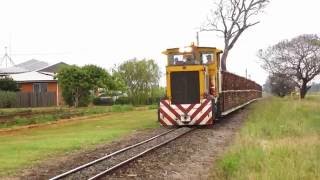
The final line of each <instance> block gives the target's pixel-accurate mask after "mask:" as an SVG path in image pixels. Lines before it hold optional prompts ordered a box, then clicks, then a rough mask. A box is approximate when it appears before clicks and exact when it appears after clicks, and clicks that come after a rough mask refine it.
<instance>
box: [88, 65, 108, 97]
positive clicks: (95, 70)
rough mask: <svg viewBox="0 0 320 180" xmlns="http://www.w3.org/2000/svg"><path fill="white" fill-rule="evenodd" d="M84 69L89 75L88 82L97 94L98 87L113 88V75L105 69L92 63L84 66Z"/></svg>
mask: <svg viewBox="0 0 320 180" xmlns="http://www.w3.org/2000/svg"><path fill="white" fill-rule="evenodd" d="M82 70H83V71H84V72H85V73H86V75H88V77H89V78H88V83H89V85H90V86H91V90H93V92H94V93H95V94H97V92H98V88H105V89H107V90H111V89H113V86H114V83H113V79H112V76H111V75H110V74H109V73H108V72H107V71H106V70H105V69H103V68H101V67H99V66H96V65H91V64H90V65H85V66H83V67H82Z"/></svg>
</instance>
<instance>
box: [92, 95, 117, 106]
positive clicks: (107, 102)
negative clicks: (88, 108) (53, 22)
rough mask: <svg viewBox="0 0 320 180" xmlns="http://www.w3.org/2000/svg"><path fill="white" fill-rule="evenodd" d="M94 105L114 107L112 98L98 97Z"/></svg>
mask: <svg viewBox="0 0 320 180" xmlns="http://www.w3.org/2000/svg"><path fill="white" fill-rule="evenodd" d="M93 104H94V105H109V106H111V105H113V99H112V97H96V98H94V99H93Z"/></svg>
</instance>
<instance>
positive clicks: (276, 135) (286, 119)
mask: <svg viewBox="0 0 320 180" xmlns="http://www.w3.org/2000/svg"><path fill="white" fill-rule="evenodd" d="M251 108H252V110H251V113H250V114H249V117H248V120H247V121H246V123H245V125H244V127H243V128H242V130H241V132H240V134H239V135H238V137H237V138H236V140H235V142H234V144H233V145H232V147H231V148H230V149H229V150H228V151H227V152H226V153H225V154H224V156H223V157H222V158H221V159H220V160H219V161H218V163H217V165H216V167H215V168H214V170H213V171H214V173H213V178H214V179H237V180H242V179H243V180H247V179H259V180H260V179H261V180H269V179H281V180H292V179H306V180H309V179H320V96H311V97H308V98H307V99H305V100H293V99H290V98H286V99H280V98H269V99H265V100H262V101H260V102H258V103H256V104H254V105H252V106H251Z"/></svg>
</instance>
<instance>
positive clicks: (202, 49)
mask: <svg viewBox="0 0 320 180" xmlns="http://www.w3.org/2000/svg"><path fill="white" fill-rule="evenodd" d="M187 47H191V48H192V49H196V50H197V51H200V52H208V51H214V52H216V53H222V52H223V51H222V50H220V49H218V48H216V47H199V46H194V45H191V46H187ZM177 52H178V53H183V52H180V48H169V49H166V51H164V52H162V53H163V54H165V55H168V54H173V53H177Z"/></svg>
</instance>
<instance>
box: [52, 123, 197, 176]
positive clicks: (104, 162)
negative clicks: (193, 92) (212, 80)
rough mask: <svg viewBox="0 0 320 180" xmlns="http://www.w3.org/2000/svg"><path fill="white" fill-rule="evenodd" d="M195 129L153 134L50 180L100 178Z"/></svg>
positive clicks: (185, 128) (186, 128)
mask: <svg viewBox="0 0 320 180" xmlns="http://www.w3.org/2000/svg"><path fill="white" fill-rule="evenodd" d="M192 130H194V128H188V127H183V128H179V129H171V130H168V131H166V132H164V133H161V134H158V135H156V136H153V137H151V138H149V139H147V140H144V141H141V142H139V143H136V144H134V145H131V146H127V147H125V148H123V149H120V150H118V151H115V152H113V153H111V154H108V155H106V156H103V157H101V158H99V159H95V160H93V161H91V162H89V163H87V164H83V165H81V166H79V167H76V168H74V169H72V170H69V171H67V172H65V173H62V174H59V175H57V176H55V177H52V178H51V179H50V180H58V179H77V180H78V179H88V180H93V179H98V178H100V177H102V176H104V175H106V174H108V173H110V172H111V171H113V170H115V169H116V168H118V167H120V166H122V165H125V164H127V163H129V162H131V161H132V160H134V159H137V158H138V157H141V156H142V155H144V154H146V153H148V152H150V151H152V150H154V149H156V148H159V147H161V146H163V145H165V144H167V143H169V142H171V141H174V140H175V139H177V138H179V137H181V136H183V135H185V134H187V133H188V132H190V131H192Z"/></svg>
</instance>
